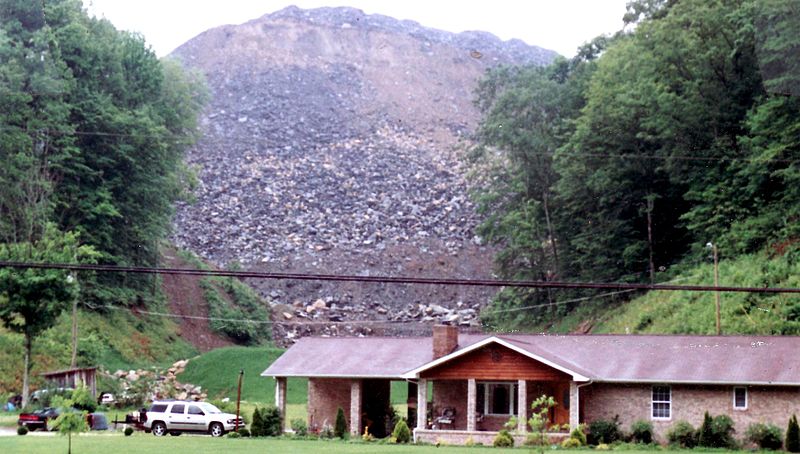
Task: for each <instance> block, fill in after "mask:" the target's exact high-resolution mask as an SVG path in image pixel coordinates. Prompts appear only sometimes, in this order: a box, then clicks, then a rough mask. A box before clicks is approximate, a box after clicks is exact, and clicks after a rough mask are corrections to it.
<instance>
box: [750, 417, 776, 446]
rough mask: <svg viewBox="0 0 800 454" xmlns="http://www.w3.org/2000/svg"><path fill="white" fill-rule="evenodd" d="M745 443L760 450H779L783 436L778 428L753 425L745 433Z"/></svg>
mask: <svg viewBox="0 0 800 454" xmlns="http://www.w3.org/2000/svg"><path fill="white" fill-rule="evenodd" d="M745 437H746V439H747V441H751V442H753V443H755V444H757V445H758V447H759V448H761V449H781V446H783V434H782V433H781V429H780V427H778V426H775V425H772V424H762V423H753V424H750V426H748V427H747V431H746V432H745Z"/></svg>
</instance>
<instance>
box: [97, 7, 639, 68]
mask: <svg viewBox="0 0 800 454" xmlns="http://www.w3.org/2000/svg"><path fill="white" fill-rule="evenodd" d="M83 1H84V4H85V5H86V7H87V9H88V10H89V12H90V14H94V15H97V16H99V17H105V18H106V19H108V20H110V21H111V22H112V23H113V24H114V25H115V26H116V27H117V28H118V29H122V30H129V31H136V32H139V33H141V34H143V35H144V37H145V39H146V40H147V42H148V43H149V44H150V45H151V46H153V49H155V51H156V53H157V54H158V55H159V56H164V55H166V54H168V53H170V52H171V51H172V50H173V49H175V48H176V47H178V46H180V45H181V44H183V43H184V42H186V41H188V40H189V39H191V38H193V37H195V36H197V35H198V34H200V33H202V32H203V31H205V30H208V29H209V28H213V27H216V26H219V25H225V24H240V23H242V22H247V21H248V20H251V19H256V18H258V17H261V16H263V15H264V14H267V13H271V12H274V11H278V10H280V9H283V8H284V7H286V6H289V5H297V6H299V7H301V8H316V7H320V6H352V7H355V8H359V9H361V10H363V11H364V12H366V13H368V14H375V13H378V14H384V15H387V16H392V17H395V18H397V19H411V20H414V21H416V22H419V23H420V24H422V25H424V26H426V27H432V28H439V29H442V30H447V31H452V32H461V31H465V30H483V31H488V32H491V33H494V34H495V35H497V36H499V37H500V38H502V39H505V40H507V39H511V38H518V39H521V40H523V41H525V42H526V43H528V44H533V45H536V46H540V47H544V48H546V49H552V50H555V51H557V52H558V53H560V54H562V55H564V56H567V57H570V56H572V55H574V54H575V49H576V48H577V47H578V46H579V45H581V44H582V43H584V42H585V41H588V40H590V39H592V38H593V37H595V36H597V35H599V34H603V33H613V32H615V31H617V30H619V29H620V28H622V15H623V14H624V13H625V4H626V3H627V1H628V0H546V1H545V0H489V1H484V0H371V1H370V0H294V1H282V0H260V1H259V0H222V1H214V2H211V1H206V0H137V1H129V0H83Z"/></svg>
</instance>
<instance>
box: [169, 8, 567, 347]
mask: <svg viewBox="0 0 800 454" xmlns="http://www.w3.org/2000/svg"><path fill="white" fill-rule="evenodd" d="M174 56H176V57H178V58H179V59H180V60H182V61H183V62H184V64H186V65H187V66H191V67H194V68H197V69H199V70H201V71H203V72H204V73H205V75H206V78H207V80H208V82H209V86H210V89H211V92H212V101H211V103H210V105H209V106H208V108H207V111H206V113H205V115H204V117H203V118H202V121H201V125H202V129H203V132H204V136H203V138H202V139H201V140H200V142H199V143H198V144H197V146H196V147H195V148H194V149H192V150H190V152H189V156H188V161H189V164H190V165H192V166H194V167H195V168H197V169H198V176H199V180H200V181H199V186H198V188H197V190H196V191H195V196H196V201H195V202H194V203H192V204H180V205H179V206H178V208H177V214H176V218H175V226H176V228H175V233H174V237H173V240H174V242H175V243H176V244H177V245H178V246H179V247H182V248H186V249H189V250H191V251H194V252H195V253H197V254H199V255H201V256H203V257H204V258H206V259H208V260H211V261H212V262H215V263H216V264H217V265H225V264H227V263H229V262H239V263H241V264H243V265H244V266H245V267H246V268H251V269H257V270H264V271H281V272H297V273H301V272H304V273H325V274H361V275H370V276H376V275H389V276H425V277H451V278H481V279H485V278H491V277H492V275H491V262H492V258H493V254H492V250H491V248H488V247H486V246H485V245H483V244H482V243H481V241H480V239H479V238H478V237H477V236H476V233H475V227H476V225H477V223H478V221H479V219H478V216H477V215H476V213H475V207H474V206H473V203H472V202H471V201H470V199H469V196H468V190H467V185H466V183H465V174H466V170H465V168H464V165H463V156H461V154H460V151H458V148H457V147H456V145H457V143H458V141H459V140H461V139H463V138H464V137H466V136H468V135H469V134H470V131H472V130H473V129H474V127H475V125H476V123H477V119H478V113H477V110H476V109H475V107H474V106H473V105H472V97H473V91H474V89H475V87H476V83H477V79H478V78H479V77H480V76H481V75H482V74H483V73H484V71H485V70H486V69H487V68H490V67H492V66H494V65H497V64H521V63H525V64H541V63H546V62H549V61H550V60H551V59H552V58H553V57H554V56H555V54H554V53H552V52H550V51H545V50H542V49H540V48H536V47H533V46H527V45H525V44H524V43H522V42H520V41H507V42H503V41H500V40H499V39H498V38H497V37H495V36H493V35H490V34H488V33H481V32H468V33H461V34H452V33H447V32H443V31H439V30H432V29H427V28H425V27H422V26H420V25H419V24H417V23H415V22H411V21H398V20H395V19H392V18H388V17H385V16H377V15H366V14H364V13H363V12H361V11H358V10H354V9H351V8H321V9H316V10H309V11H305V10H300V9H298V8H294V7H290V8H287V9H285V10H282V11H279V12H277V13H273V14H270V15H266V16H264V17H262V18H260V19H257V20H254V21H251V22H248V23H246V24H242V25H239V26H225V27H220V28H217V29H213V30H209V31H208V32H205V33H203V34H201V35H200V36H198V37H197V38H195V39H193V40H191V41H189V42H187V43H186V44H184V45H183V46H181V47H180V48H178V49H177V50H176V52H175V54H174ZM250 283H251V284H253V285H254V286H255V287H256V288H258V289H259V290H260V291H261V293H262V295H263V296H265V297H266V298H268V299H269V300H270V301H271V304H272V305H273V306H274V307H273V317H274V318H275V321H276V322H279V323H278V324H277V325H276V326H275V328H274V329H273V333H274V334H275V337H276V340H277V341H279V342H281V341H282V340H288V341H291V339H293V338H296V337H297V336H299V335H305V334H308V333H311V332H313V333H317V334H325V335H335V334H343V333H347V334H350V335H368V334H373V333H374V331H375V326H377V325H374V324H373V325H371V324H368V323H363V322H365V321H379V322H381V323H385V324H387V326H393V327H395V328H393V331H398V330H402V328H401V327H403V326H406V327H409V326H410V327H411V328H410V329H411V330H414V329H416V328H415V326H416V325H419V324H420V322H432V321H445V322H450V323H457V324H459V325H471V324H474V323H476V321H475V320H476V314H477V311H478V310H479V308H480V307H481V306H483V305H485V304H486V303H487V302H488V301H489V300H490V298H491V296H492V295H493V293H494V292H493V291H492V290H487V289H481V288H476V287H471V288H445V287H441V286H440V287H436V286H427V287H426V286H407V285H406V286H388V285H379V284H353V283H349V284H348V283H321V282H283V281H282V282H264V281H253V282H250ZM320 300H321V301H322V302H323V303H324V304H325V306H324V308H323V307H322V306H321V304H322V303H319V301H320ZM309 308H311V310H309ZM351 321H352V322H354V323H353V324H352V325H348V324H347V322H351ZM299 322H303V324H304V326H303V328H302V329H301V328H298V326H297V323H299ZM355 322H358V323H355ZM287 323H288V325H287ZM331 324H332V325H331Z"/></svg>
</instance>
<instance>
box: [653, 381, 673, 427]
mask: <svg viewBox="0 0 800 454" xmlns="http://www.w3.org/2000/svg"><path fill="white" fill-rule="evenodd" d="M651 409H652V410H651V416H652V418H653V419H670V418H672V390H671V389H670V387H669V386H665V385H658V386H653V403H652V407H651Z"/></svg>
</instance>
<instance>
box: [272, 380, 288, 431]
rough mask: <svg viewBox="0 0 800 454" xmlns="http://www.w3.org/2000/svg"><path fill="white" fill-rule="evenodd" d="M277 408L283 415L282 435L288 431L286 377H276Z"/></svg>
mask: <svg viewBox="0 0 800 454" xmlns="http://www.w3.org/2000/svg"><path fill="white" fill-rule="evenodd" d="M275 407H277V408H278V411H279V412H280V413H281V433H283V432H284V431H285V430H286V377H275Z"/></svg>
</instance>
